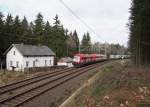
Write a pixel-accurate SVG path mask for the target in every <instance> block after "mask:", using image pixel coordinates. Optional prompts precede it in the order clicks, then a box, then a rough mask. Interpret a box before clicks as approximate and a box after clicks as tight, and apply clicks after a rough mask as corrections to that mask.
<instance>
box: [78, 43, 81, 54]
mask: <svg viewBox="0 0 150 107" xmlns="http://www.w3.org/2000/svg"><path fill="white" fill-rule="evenodd" d="M78 47H79V50H78V53H80V51H81V50H80V41H79V46H78Z"/></svg>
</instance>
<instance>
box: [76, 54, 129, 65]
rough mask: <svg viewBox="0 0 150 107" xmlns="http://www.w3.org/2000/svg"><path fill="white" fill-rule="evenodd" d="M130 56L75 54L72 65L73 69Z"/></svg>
mask: <svg viewBox="0 0 150 107" xmlns="http://www.w3.org/2000/svg"><path fill="white" fill-rule="evenodd" d="M129 57H130V55H106V54H82V53H77V54H75V55H74V58H73V65H74V66H75V67H82V66H85V65H89V64H93V63H97V62H103V61H107V60H115V59H127V58H129Z"/></svg>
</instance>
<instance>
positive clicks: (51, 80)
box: [0, 64, 102, 107]
mask: <svg viewBox="0 0 150 107" xmlns="http://www.w3.org/2000/svg"><path fill="white" fill-rule="evenodd" d="M99 65H102V64H94V65H89V66H86V67H82V68H77V69H75V68H70V69H64V70H62V71H59V72H52V73H47V74H45V75H41V76H37V77H34V78H30V79H26V80H22V81H19V82H16V84H15V83H12V84H8V85H6V86H3V87H0V107H19V106H21V105H23V104H25V103H26V102H28V101H30V100H32V99H34V98H35V97H38V96H39V95H42V94H43V93H45V92H47V91H49V90H52V89H54V88H55V87H58V86H60V85H62V84H63V83H65V82H67V81H69V80H71V79H73V78H75V77H77V76H79V75H81V74H83V73H85V72H86V71H89V70H92V69H95V68H96V67H97V66H99Z"/></svg>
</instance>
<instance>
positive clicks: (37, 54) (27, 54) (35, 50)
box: [4, 44, 55, 71]
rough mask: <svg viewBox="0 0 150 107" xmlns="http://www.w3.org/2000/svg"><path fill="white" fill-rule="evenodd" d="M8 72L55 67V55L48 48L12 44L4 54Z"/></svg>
mask: <svg viewBox="0 0 150 107" xmlns="http://www.w3.org/2000/svg"><path fill="white" fill-rule="evenodd" d="M4 55H6V68H7V70H15V71H24V70H25V69H27V68H32V67H50V66H53V65H54V57H55V53H54V52H53V51H52V50H51V49H50V48H48V47H47V46H42V45H38V46H35V45H25V44H12V45H11V46H10V47H9V48H8V49H7V50H6V52H5V53H4Z"/></svg>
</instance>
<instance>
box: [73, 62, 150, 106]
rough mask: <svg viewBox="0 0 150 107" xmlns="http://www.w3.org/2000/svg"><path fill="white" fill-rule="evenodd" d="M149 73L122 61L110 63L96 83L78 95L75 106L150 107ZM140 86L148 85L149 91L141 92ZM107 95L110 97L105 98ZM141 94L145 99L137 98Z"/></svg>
mask: <svg viewBox="0 0 150 107" xmlns="http://www.w3.org/2000/svg"><path fill="white" fill-rule="evenodd" d="M149 75H150V72H143V71H142V72H137V70H135V69H133V68H130V67H129V66H122V65H121V64H120V63H115V64H112V65H109V66H107V67H105V68H104V69H103V71H102V73H101V74H100V75H99V79H97V80H96V82H95V83H94V84H92V85H91V86H89V87H87V88H86V89H84V90H83V92H82V93H80V95H79V96H77V98H76V100H75V102H74V103H75V104H76V105H75V106H74V107H96V106H99V107H119V106H120V104H123V105H125V107H149V104H150V103H149V102H150V84H149V82H150V81H149V80H150V76H149ZM139 87H141V88H142V87H143V89H144V87H146V88H147V91H148V93H147V94H145V92H143V93H141V92H140V91H139ZM106 96H107V97H109V99H107V100H105V97H106ZM139 96H143V98H144V99H140V100H139V101H137V100H136V98H137V97H139ZM147 100H148V103H149V104H148V103H147ZM145 101H146V103H145ZM143 102H144V103H143ZM128 104H129V105H128ZM147 105H148V106H147ZM70 107H71V106H70Z"/></svg>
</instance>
